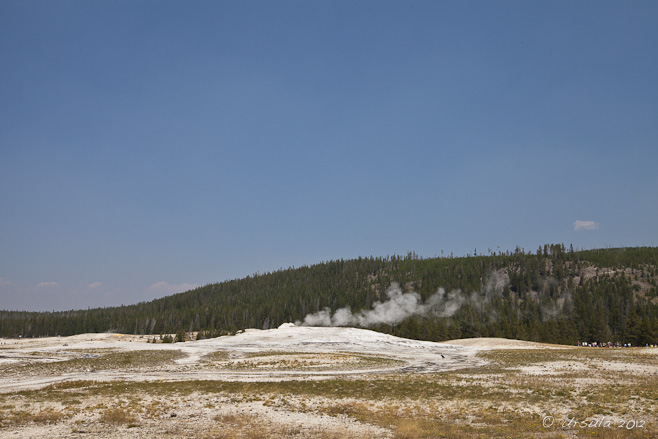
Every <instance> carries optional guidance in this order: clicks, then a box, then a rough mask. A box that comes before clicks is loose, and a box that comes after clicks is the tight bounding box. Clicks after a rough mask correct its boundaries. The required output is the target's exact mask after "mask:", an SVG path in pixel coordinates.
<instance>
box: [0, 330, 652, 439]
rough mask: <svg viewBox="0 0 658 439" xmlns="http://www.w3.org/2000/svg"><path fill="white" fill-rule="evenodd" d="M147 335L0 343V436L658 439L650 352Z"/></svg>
mask: <svg viewBox="0 0 658 439" xmlns="http://www.w3.org/2000/svg"><path fill="white" fill-rule="evenodd" d="M151 338H152V337H139V336H132V335H120V334H82V335H77V336H73V337H63V338H57V337H54V338H48V339H24V340H2V341H1V343H0V437H16V438H29V437H42V436H46V435H47V436H49V437H52V438H64V437H105V438H123V437H202V438H233V437H235V438H238V437H245V438H252V437H253V438H257V437H258V438H260V437H263V438H268V437H269V438H278V437H282V438H283V437H293V438H316V437H317V438H352V437H354V438H368V437H372V438H375V437H376V438H381V437H384V438H385V437H390V438H433V437H457V438H459V437H611V438H612V437H658V428H657V426H656V413H657V412H656V409H657V408H658V350H656V349H640V348H638V349H601V348H599V349H597V348H575V347H567V346H556V345H544V344H537V343H531V342H522V341H516V340H507V339H482V338H480V339H466V340H453V341H451V342H447V343H433V342H424V341H416V340H407V339H401V338H397V337H393V336H389V335H385V334H380V333H376V332H373V331H368V330H364V329H355V328H313V327H298V326H290V325H287V326H283V327H281V328H279V329H274V330H268V331H259V330H247V331H246V332H245V333H242V334H238V335H236V336H227V337H220V338H216V339H209V340H201V341H194V342H185V343H176V344H163V343H157V344H153V343H146V341H147V340H148V339H151ZM551 420H552V422H551ZM597 423H598V424H597ZM549 424H550V425H549Z"/></svg>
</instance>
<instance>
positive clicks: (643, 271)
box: [0, 244, 658, 345]
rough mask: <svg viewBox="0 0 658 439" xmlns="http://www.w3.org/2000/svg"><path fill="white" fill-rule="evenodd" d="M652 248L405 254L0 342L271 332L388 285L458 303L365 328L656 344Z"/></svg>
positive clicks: (68, 318)
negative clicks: (448, 295)
mask: <svg viewBox="0 0 658 439" xmlns="http://www.w3.org/2000/svg"><path fill="white" fill-rule="evenodd" d="M657 279H658V248H656V247H636V248H615V249H598V250H574V249H573V247H569V248H566V247H565V246H564V245H563V244H550V245H549V244H546V245H543V246H540V247H539V248H537V249H536V250H534V251H526V250H525V249H521V248H516V249H515V250H514V251H507V252H495V251H488V252H487V254H486V255H482V254H477V250H476V251H475V252H474V254H473V255H468V256H466V257H453V256H450V257H435V258H421V257H418V256H417V255H416V254H415V253H408V254H407V255H404V256H400V255H393V256H386V257H372V256H371V257H365V258H363V257H359V258H357V259H351V260H342V259H341V260H335V261H327V262H321V263H319V264H315V265H311V266H303V267H298V268H288V269H281V270H278V271H275V272H271V273H265V274H256V275H252V276H247V277H246V278H243V279H236V280H229V281H225V282H220V283H215V284H209V285H205V286H202V287H199V288H196V289H194V290H191V291H187V292H184V293H180V294H174V295H171V296H167V297H163V298H161V299H156V300H153V301H150V302H141V303H138V304H135V305H127V306H118V307H106V308H94V309H88V310H71V311H61V312H19V311H0V336H5V337H18V336H21V337H40V336H54V335H61V336H67V335H73V334H79V333H87V332H108V331H111V332H120V333H131V334H180V333H182V332H192V331H195V332H197V331H198V332H200V333H201V336H208V337H212V336H218V335H223V334H229V333H235V332H237V331H239V330H242V329H246V328H258V329H269V328H276V327H278V326H279V325H281V324H282V323H285V322H295V321H301V320H303V319H304V317H305V316H306V315H307V314H311V313H316V312H318V311H320V310H323V309H325V308H329V309H330V310H333V311H335V310H336V309H338V308H344V307H350V309H351V310H354V311H358V310H367V309H371V307H372V305H373V304H374V303H375V302H378V301H380V302H381V301H384V300H386V297H385V292H386V290H387V289H388V288H389V286H390V285H391V284H392V283H394V282H395V283H398V284H399V285H400V286H401V288H402V289H404V290H405V291H415V292H417V293H418V294H419V295H420V297H421V299H422V300H427V299H428V298H429V297H430V296H432V295H433V294H435V293H436V292H437V291H438V289H439V288H444V289H445V291H447V292H452V293H453V296H454V298H455V301H456V303H458V304H459V307H458V309H456V310H455V311H454V312H453V313H451V314H450V315H446V314H445V313H438V312H428V313H425V314H422V315H414V316H411V317H409V318H407V319H405V320H403V321H401V322H398V323H396V324H395V325H387V324H378V325H375V326H373V327H371V328H370V329H374V330H377V331H381V332H385V333H390V334H394V335H397V336H401V337H407V338H414V339H423V340H434V341H442V340H449V339H455V338H468V337H487V336H488V337H506V338H515V339H521V340H532V341H541V342H549V343H564V344H575V343H576V342H577V341H597V342H608V341H612V342H617V341H619V342H622V343H631V344H634V345H644V344H658V293H657V289H656V281H657Z"/></svg>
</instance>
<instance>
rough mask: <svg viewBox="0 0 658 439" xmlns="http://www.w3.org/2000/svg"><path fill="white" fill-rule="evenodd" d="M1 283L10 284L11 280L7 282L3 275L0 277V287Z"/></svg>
mask: <svg viewBox="0 0 658 439" xmlns="http://www.w3.org/2000/svg"><path fill="white" fill-rule="evenodd" d="M3 285H11V282H9V281H8V280H7V279H5V278H4V277H0V287H1V286H3Z"/></svg>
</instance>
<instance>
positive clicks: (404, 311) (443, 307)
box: [297, 283, 477, 326]
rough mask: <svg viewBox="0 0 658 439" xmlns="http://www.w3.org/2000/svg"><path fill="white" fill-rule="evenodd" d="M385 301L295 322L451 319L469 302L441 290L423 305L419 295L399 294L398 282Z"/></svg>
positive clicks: (456, 293)
mask: <svg viewBox="0 0 658 439" xmlns="http://www.w3.org/2000/svg"><path fill="white" fill-rule="evenodd" d="M386 296H387V297H388V300H386V301H384V302H375V303H373V304H372V309H370V310H365V311H358V312H352V310H351V309H350V308H349V307H346V308H340V309H338V310H336V312H335V313H333V315H332V314H331V310H330V309H329V308H325V309H323V310H322V311H319V312H316V313H315V314H308V315H307V316H306V317H304V321H303V322H299V321H298V322H297V324H298V325H304V326H371V325H376V324H379V323H383V324H387V325H395V324H398V323H400V322H401V321H403V320H404V319H406V318H407V317H411V316H414V315H427V314H429V313H432V314H434V315H436V316H438V317H451V316H452V315H454V314H455V313H456V312H457V311H459V309H460V308H461V307H462V306H463V305H464V303H466V302H467V301H469V300H473V299H474V298H475V297H477V294H475V295H474V296H471V297H470V298H469V297H467V296H466V295H464V294H463V293H462V292H461V290H453V291H451V292H449V293H448V294H446V292H445V290H444V289H443V288H439V290H438V291H437V292H436V293H435V294H433V295H432V296H430V297H429V298H428V299H427V300H426V301H425V303H423V301H422V299H421V297H420V294H418V293H416V292H413V291H410V292H407V293H404V292H402V289H400V286H399V285H398V284H397V283H393V284H392V285H391V286H390V287H389V289H388V290H386Z"/></svg>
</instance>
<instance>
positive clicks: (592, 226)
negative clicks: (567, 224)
mask: <svg viewBox="0 0 658 439" xmlns="http://www.w3.org/2000/svg"><path fill="white" fill-rule="evenodd" d="M598 228H599V223H597V222H596V221H580V220H578V221H574V222H573V229H574V230H597V229H598Z"/></svg>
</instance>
